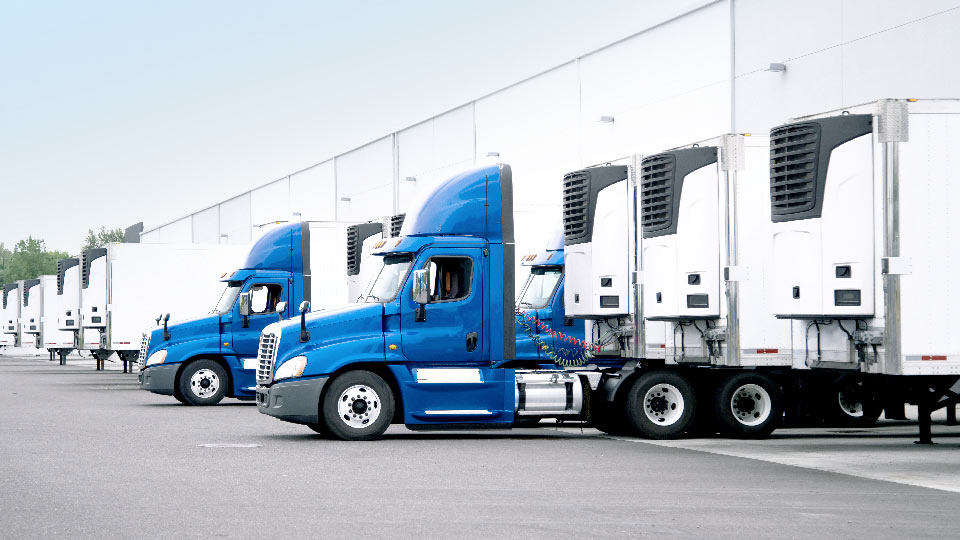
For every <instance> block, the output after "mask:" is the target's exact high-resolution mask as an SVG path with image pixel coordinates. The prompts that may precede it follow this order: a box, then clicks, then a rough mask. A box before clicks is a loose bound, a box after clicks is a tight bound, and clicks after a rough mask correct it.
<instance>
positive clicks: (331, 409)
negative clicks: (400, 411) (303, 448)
mask: <svg viewBox="0 0 960 540" xmlns="http://www.w3.org/2000/svg"><path fill="white" fill-rule="evenodd" d="M393 409H394V401H393V391H392V390H391V389H390V385H388V384H387V383H386V381H384V380H383V378H381V377H380V376H379V375H377V374H376V373H372V372H370V371H348V372H346V373H344V374H343V375H340V376H339V377H337V378H336V379H334V380H333V382H332V383H331V384H330V386H329V387H328V389H327V391H326V394H325V395H324V396H323V418H324V420H325V421H326V425H327V428H328V429H329V430H330V434H331V435H333V436H334V437H337V438H338V439H343V440H345V441H369V440H372V439H376V438H378V437H380V436H381V435H383V432H384V431H386V430H387V428H388V427H390V422H391V420H392V419H393Z"/></svg>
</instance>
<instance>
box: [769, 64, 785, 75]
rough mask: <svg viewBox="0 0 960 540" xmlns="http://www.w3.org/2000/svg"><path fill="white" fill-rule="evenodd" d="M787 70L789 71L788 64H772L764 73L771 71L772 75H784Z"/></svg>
mask: <svg viewBox="0 0 960 540" xmlns="http://www.w3.org/2000/svg"><path fill="white" fill-rule="evenodd" d="M786 70H787V65H786V64H770V65H769V66H767V69H765V70H764V71H769V72H771V73H783V72H784V71H786Z"/></svg>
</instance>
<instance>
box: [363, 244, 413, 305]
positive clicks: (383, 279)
mask: <svg viewBox="0 0 960 540" xmlns="http://www.w3.org/2000/svg"><path fill="white" fill-rule="evenodd" d="M411 263H413V256H412V255H408V254H404V255H386V256H384V257H383V268H381V269H380V273H379V274H377V277H376V278H375V279H374V280H373V281H372V282H371V283H370V288H369V289H368V290H367V294H366V295H365V297H364V300H363V301H364V302H371V303H372V302H390V301H392V300H393V299H394V298H396V297H397V292H398V291H399V290H400V285H401V284H402V283H403V278H404V277H406V275H407V270H409V269H410V264H411Z"/></svg>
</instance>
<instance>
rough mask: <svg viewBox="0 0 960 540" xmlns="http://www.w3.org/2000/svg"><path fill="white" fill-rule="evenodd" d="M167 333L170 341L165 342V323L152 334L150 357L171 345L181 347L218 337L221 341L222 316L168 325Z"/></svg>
mask: <svg viewBox="0 0 960 540" xmlns="http://www.w3.org/2000/svg"><path fill="white" fill-rule="evenodd" d="M167 331H168V332H170V340H169V341H164V339H163V322H161V323H160V325H159V326H157V327H156V328H154V329H153V330H152V331H151V332H150V350H149V351H148V353H147V354H148V355H150V354H153V353H155V352H156V351H158V350H160V349H164V348H166V347H168V346H170V345H179V344H181V343H184V342H187V341H193V340H196V339H200V338H203V337H208V336H217V340H219V339H220V316H219V315H212V314H211V315H204V316H202V317H194V318H192V319H184V320H182V321H176V322H173V323H167Z"/></svg>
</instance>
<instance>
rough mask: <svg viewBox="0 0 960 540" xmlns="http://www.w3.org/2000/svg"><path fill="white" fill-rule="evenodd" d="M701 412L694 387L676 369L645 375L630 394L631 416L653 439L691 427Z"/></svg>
mask: <svg viewBox="0 0 960 540" xmlns="http://www.w3.org/2000/svg"><path fill="white" fill-rule="evenodd" d="M696 413H697V401H696V395H695V394H694V391H693V387H692V386H691V385H690V383H689V382H687V379H685V378H684V377H683V376H681V375H679V374H677V373H674V372H672V371H654V372H652V373H647V374H645V375H642V376H641V377H640V378H639V379H637V381H636V382H635V383H633V386H632V387H631V388H630V392H629V394H627V401H626V416H627V420H629V422H630V423H631V424H632V425H633V426H634V427H635V428H636V429H637V430H638V431H639V432H640V433H642V434H643V435H646V436H647V437H650V438H651V439H673V438H676V437H679V436H680V435H682V434H683V433H684V432H686V431H687V429H688V428H689V427H690V424H691V423H692V422H693V419H694V417H695V416H696Z"/></svg>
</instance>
